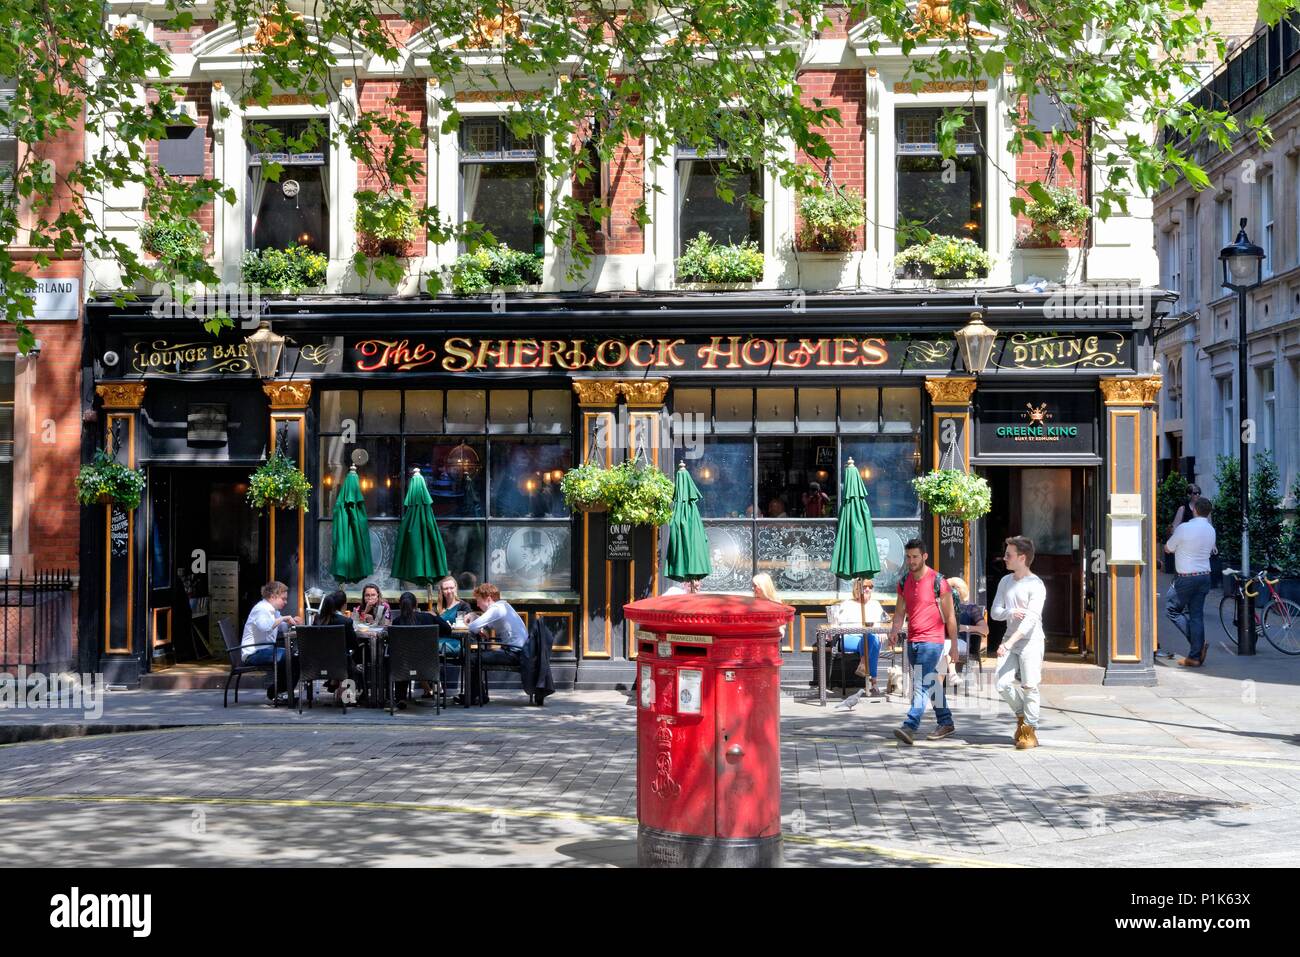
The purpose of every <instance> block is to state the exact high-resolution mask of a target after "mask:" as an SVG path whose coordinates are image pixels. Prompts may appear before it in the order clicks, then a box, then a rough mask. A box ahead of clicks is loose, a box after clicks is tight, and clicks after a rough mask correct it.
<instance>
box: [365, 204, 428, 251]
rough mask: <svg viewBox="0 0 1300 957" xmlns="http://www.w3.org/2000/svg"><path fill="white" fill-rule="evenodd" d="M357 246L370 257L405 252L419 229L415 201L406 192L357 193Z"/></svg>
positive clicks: (409, 249)
mask: <svg viewBox="0 0 1300 957" xmlns="http://www.w3.org/2000/svg"><path fill="white" fill-rule="evenodd" d="M356 225H357V234H358V235H357V248H358V249H360V250H361V253H362V255H365V256H368V257H370V258H372V259H374V258H377V257H379V256H398V257H402V256H406V255H407V254H409V253H410V251H411V243H412V242H413V241H414V240H415V236H416V233H417V232H419V227H420V223H419V220H418V219H417V218H416V215H415V203H414V202H413V201H412V199H411V198H410V197H409V196H399V195H397V194H395V193H387V194H385V195H383V196H375V195H374V194H370V193H358V194H357V216H356Z"/></svg>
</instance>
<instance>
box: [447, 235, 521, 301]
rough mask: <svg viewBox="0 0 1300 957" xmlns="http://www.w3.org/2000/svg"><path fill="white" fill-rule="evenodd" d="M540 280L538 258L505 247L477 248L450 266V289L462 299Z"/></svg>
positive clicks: (487, 246)
mask: <svg viewBox="0 0 1300 957" xmlns="http://www.w3.org/2000/svg"><path fill="white" fill-rule="evenodd" d="M541 281H542V257H541V256H538V255H536V254H535V253H526V252H522V251H520V250H518V249H511V248H510V247H509V246H501V245H485V246H479V247H478V248H477V249H475V250H474V251H473V252H468V253H465V254H464V255H463V256H460V257H459V258H458V259H457V260H456V261H455V262H454V263H453V264H452V266H451V287H452V289H453V290H454V291H455V292H456V293H457V294H458V295H462V296H468V295H474V294H477V293H484V292H491V291H492V290H494V289H502V288H505V287H507V286H528V285H533V284H536V283H539V282H541Z"/></svg>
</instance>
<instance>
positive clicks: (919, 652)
mask: <svg viewBox="0 0 1300 957" xmlns="http://www.w3.org/2000/svg"><path fill="white" fill-rule="evenodd" d="M945 643H946V640H945ZM942 657H943V643H940V642H937V641H909V642H907V665H908V667H909V668H911V669H912V708H911V710H910V711H908V712H907V717H906V718H905V719H904V720H903V727H905V728H910V729H911V730H912V731H915V730H916V729H917V728H919V727H921V715H923V714H925V702H926V701H927V700H929V699H930V698H933V699H934V718H935V720H936V721H937V722H938V723H939V727H941V728H942V727H945V726H946V725H950V724H952V723H953V721H952V712H951V711H950V710H949V709H948V708H947V707H946V706H945V705H944V694H943V684H942V683H941V682H939V681H938V677H939V676H938V673H937V669H938V667H939V659H940V658H942ZM918 668H919V669H920V675H919V676H918V675H917V669H918ZM936 685H937V686H938V687H937V688H936V687H935V686H936Z"/></svg>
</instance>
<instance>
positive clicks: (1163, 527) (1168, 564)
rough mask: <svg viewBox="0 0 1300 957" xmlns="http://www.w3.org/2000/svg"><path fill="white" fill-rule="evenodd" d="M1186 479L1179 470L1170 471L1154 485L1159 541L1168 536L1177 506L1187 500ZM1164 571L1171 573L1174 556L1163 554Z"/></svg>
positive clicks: (1176, 512) (1164, 539)
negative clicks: (1157, 484)
mask: <svg viewBox="0 0 1300 957" xmlns="http://www.w3.org/2000/svg"><path fill="white" fill-rule="evenodd" d="M1187 486H1188V482H1187V479H1186V478H1184V477H1183V475H1182V473H1181V472H1170V473H1169V474H1168V475H1166V476H1165V480H1164V481H1163V482H1161V483H1160V485H1159V486H1157V487H1156V534H1157V535H1158V536H1159V538H1160V540H1161V541H1166V540H1167V539H1168V536H1169V526H1170V525H1172V524H1173V523H1174V516H1175V515H1177V514H1178V506H1180V505H1183V504H1185V503H1186V502H1187ZM1165 571H1167V572H1169V573H1170V574H1173V571H1174V556H1173V555H1169V554H1165Z"/></svg>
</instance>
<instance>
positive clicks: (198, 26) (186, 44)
mask: <svg viewBox="0 0 1300 957" xmlns="http://www.w3.org/2000/svg"><path fill="white" fill-rule="evenodd" d="M216 28H217V21H216V20H195V21H194V22H193V23H191V24H190V26H189V29H187V30H163V29H161V28H155V29H154V32H153V39H154V42H155V43H157V44H158V45H159V46H160V47H162V48H163V49H164V50H167V51H168V52H170V53H189V52H190V50H191V49H192V48H193V46H194V43H195V41H196V40H198V39H199V38H200V37H201V36H203V35H204V34H205V33H211V32H212V31H213V30H215V29H216Z"/></svg>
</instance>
